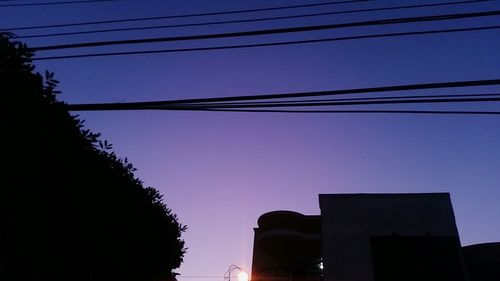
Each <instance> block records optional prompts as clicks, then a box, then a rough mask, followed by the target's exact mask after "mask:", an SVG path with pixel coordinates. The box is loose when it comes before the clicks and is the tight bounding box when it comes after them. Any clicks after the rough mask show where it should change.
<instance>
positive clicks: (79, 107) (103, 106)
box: [67, 79, 500, 111]
mask: <svg viewBox="0 0 500 281" xmlns="http://www.w3.org/2000/svg"><path fill="white" fill-rule="evenodd" d="M492 85H500V79H490V80H471V81H454V82H439V83H424V84H410V85H396V86H383V87H370V88H356V89H343V90H331V91H318V92H299V93H287V94H267V95H250V96H232V97H217V98H199V99H180V100H167V101H150V102H131V103H93V104H69V105H67V107H68V110H70V111H89V110H134V109H141V110H142V109H155V108H158V107H164V108H167V107H169V106H171V107H172V108H173V107H175V106H181V107H182V106H183V105H193V104H199V105H201V106H202V105H203V103H214V102H232V101H258V100H276V99H291V98H309V97H318V96H334V95H348V94H365V93H382V92H395V91H411V90H426V89H443V88H463V87H477V86H492Z"/></svg>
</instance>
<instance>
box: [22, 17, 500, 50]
mask: <svg viewBox="0 0 500 281" xmlns="http://www.w3.org/2000/svg"><path fill="white" fill-rule="evenodd" d="M499 14H500V11H499V10H496V11H488V12H477V13H461V14H447V15H434V16H420V17H405V18H390V19H383V20H371V21H361V22H350V23H337V24H326V25H312V26H301V27H288V28H277V29H262V30H253V31H241V32H229V33H215V34H203V35H189V36H173V37H159V38H143V39H127V40H114V41H97V42H83V43H74V44H58V45H49V46H39V47H33V48H30V49H31V50H33V51H48V50H60V49H73V48H85V47H100V46H111V45H128V44H146V43H158V42H173V41H190V40H201V39H220V38H234V37H246V36H256V35H271V34H284V33H295V32H305V31H317V30H326V29H336V28H348V27H359V26H374V25H390V24H402V23H415V22H428V21H443V20H455V19H465V18H477V17H486V16H496V15H499Z"/></svg>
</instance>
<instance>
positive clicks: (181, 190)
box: [0, 0, 500, 277]
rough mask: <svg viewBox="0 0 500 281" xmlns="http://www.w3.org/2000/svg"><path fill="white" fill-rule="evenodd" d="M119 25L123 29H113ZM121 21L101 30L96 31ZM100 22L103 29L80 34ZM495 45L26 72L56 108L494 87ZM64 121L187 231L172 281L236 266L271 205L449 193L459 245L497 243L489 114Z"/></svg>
mask: <svg viewBox="0 0 500 281" xmlns="http://www.w3.org/2000/svg"><path fill="white" fill-rule="evenodd" d="M318 2H321V1H318ZM322 2H326V1H322ZM427 2H429V3H439V1H427ZM442 2H444V1H442ZM303 3H306V2H304V1H292V0H287V1H272V3H270V2H269V1H225V0H224V1H222V0H221V1H153V0H146V1H135V0H122V1H113V2H107V3H93V4H81V5H61V6H43V7H23V8H19V7H17V8H14V7H11V8H9V7H3V8H2V9H0V24H1V26H3V27H21V26H31V25H42V24H57V23H68V22H83V21H92V20H106V19H116V18H135V17H147V16H161V15H175V14H185V13H200V12H210V11H227V10H237V9H251V8H259V7H270V6H287V5H294V4H303ZM307 3H309V2H307ZM412 3H413V4H416V3H422V1H405V4H412ZM394 5H401V1H383V0H380V1H368V2H359V3H351V4H342V5H336V6H324V7H311V8H307V9H294V10H287V11H278V12H276V11H274V12H271V11H269V12H260V13H253V14H244V15H242V14H238V15H231V16H225V17H209V18H208V17H207V18H203V19H201V18H200V19H194V18H189V19H175V20H169V21H167V20H164V21H158V22H156V21H155V22H144V23H141V25H150V24H153V25H154V24H167V23H168V24H170V23H172V24H173V23H187V22H197V21H202V20H220V19H239V18H252V17H257V16H273V15H285V14H300V13H308V12H318V11H320V12H323V11H335V10H344V9H345V10H347V9H361V8H368V7H385V6H394ZM499 9H500V3H499V1H489V2H484V3H476V4H468V5H457V6H453V7H446V8H422V9H412V10H407V11H392V12H387V11H384V12H371V13H358V14H349V15H335V16H327V17H320V18H314V19H312V18H310V19H301V20H287V21H279V22H266V23H259V24H256V23H252V24H237V25H227V26H217V27H214V26H210V27H209V26H205V27H195V28H182V29H181V28H178V29H168V30H156V31H148V32H146V31H142V32H125V33H116V34H114V33H109V34H100V35H85V36H83V35H82V36H72V37H67V38H66V37H64V38H63V37H54V38H39V39H35V38H34V39H29V40H28V39H27V40H25V41H26V42H27V43H28V44H29V45H30V46H41V45H49V44H59V43H65V42H80V41H95V40H112V39H121V38H144V37H156V36H158V37H159V36H173V35H184V34H203V33H219V32H229V31H236V30H252V29H260V28H277V27H285V26H301V25H312V24H325V23H336V22H351V21H363V20H371V19H382V18H390V17H404V16H418V15H432V14H442V13H463V12H472V11H487V10H499ZM499 23H500V17H498V16H494V17H488V18H482V19H474V20H457V21H452V22H446V23H444V22H443V23H419V24H406V25H398V26H384V27H370V28H366V27H365V28H353V29H345V30H335V31H332V30H327V31H321V32H319V31H318V32H313V33H305V34H288V35H279V36H267V37H262V39H261V37H253V38H240V39H224V40H220V41H215V40H211V41H204V42H193V43H189V42H184V43H170V44H154V45H148V46H130V47H124V46H120V47H106V48H102V49H93V50H91V51H100V50H106V51H107V50H129V49H134V50H136V49H140V50H143V49H153V48H171V47H191V46H199V45H204V44H226V43H227V44H234V43H249V42H260V41H261V40H270V41H272V40H291V39H294V40H295V39H304V38H319V37H332V36H345V35H349V34H362V33H369V32H397V31H401V30H420V29H424V28H455V27H462V26H472V25H473V26H482V25H490V24H497V25H498V24H499ZM132 25H139V24H138V23H134V24H130V25H129V26H132ZM122 26H123V25H121V24H116V25H113V26H112V27H122ZM102 27H106V28H108V27H110V26H95V27H85V28H84V29H91V28H92V29H93V28H102ZM74 29H75V28H68V29H59V30H51V31H68V30H74ZM44 31H47V30H44ZM39 32H41V31H40V30H30V31H22V32H21V31H19V32H17V33H18V34H19V35H26V34H35V33H39ZM498 46H500V32H499V31H498V30H490V31H478V32H468V33H456V34H441V35H429V36H412V37H397V38H386V39H367V40H355V41H344V42H332V43H318V44H304V45H293V46H280V47H269V48H253V49H238V50H221V51H207V52H190V53H176V54H157V55H138V56H122V57H102V58H87V59H72V60H53V61H39V62H36V65H37V69H38V70H40V71H44V70H46V69H48V70H51V71H54V72H55V75H56V78H57V79H58V80H60V81H61V84H60V89H61V90H62V91H63V93H62V94H61V95H60V99H61V100H64V101H66V102H68V103H91V102H129V101H145V100H166V99H178V98H198V97H216V96H233V95H252V94H268V93H287V92H300V91H320V90H334V89H346V88H359V87H373V86H387V85H397V84H414V83H430V82H441V81H460V80H476V79H495V78H499V77H500V67H499V66H500V52H498ZM83 51H84V50H76V51H75V50H72V51H71V52H73V53H74V52H83ZM66 52H70V51H57V52H56V51H54V52H44V53H43V55H52V54H63V53H66ZM37 55H40V56H41V55H42V53H40V54H37ZM479 92H483V93H486V92H487V93H495V92H498V87H482V88H474V89H454V90H452V91H451V90H439V91H426V92H422V93H425V94H430V93H460V94H465V93H479ZM466 106H467V107H466ZM465 107H466V108H473V109H489V110H499V109H500V104H499V103H498V102H497V103H491V104H489V105H487V106H482V105H481V106H478V105H472V106H469V105H465V104H460V105H454V106H450V107H449V108H452V109H463V108H465ZM406 108H412V107H411V106H410V107H406ZM78 114H79V115H80V116H81V118H83V119H85V120H86V125H87V127H88V128H90V129H91V130H93V131H95V132H101V133H102V135H103V138H105V139H107V140H108V141H110V142H111V143H113V147H114V149H115V151H116V152H117V154H118V155H120V156H121V157H127V158H128V159H129V160H130V161H131V162H132V163H133V164H134V166H135V167H136V168H138V171H137V173H136V175H137V176H138V177H139V178H140V179H141V180H143V181H144V182H145V184H146V185H150V186H154V187H156V188H158V189H159V190H160V191H161V192H162V193H163V194H164V195H165V201H166V203H167V205H168V206H169V207H170V208H172V210H173V211H174V213H176V214H178V216H179V220H180V221H181V222H182V223H183V224H186V225H188V227H189V229H188V231H187V232H186V233H185V234H184V239H185V240H186V245H187V247H188V248H189V250H188V253H187V255H186V257H185V262H184V264H183V265H182V267H181V268H180V269H179V272H180V273H182V274H183V275H185V276H221V277H222V275H223V274H224V272H225V271H226V270H227V268H228V267H229V265H231V264H237V265H239V266H242V267H244V268H248V269H249V268H250V267H251V256H252V243H253V229H252V228H253V227H255V226H256V223H257V218H258V217H259V216H260V215H261V214H262V213H264V212H267V211H272V210H278V209H288V210H294V211H298V212H303V213H305V214H318V213H319V206H318V194H319V193H359V192H450V193H451V196H452V203H453V206H454V210H455V215H456V220H457V225H458V229H459V232H460V236H461V242H462V244H464V245H469V244H474V243H482V242H490V241H500V223H499V222H500V220H498V217H499V216H500V207H499V206H500V205H499V204H498V201H499V200H500V188H499V187H500V173H499V168H500V146H499V145H498V143H499V140H500V119H499V117H495V116H435V115H373V114H372V115H369V114H365V115H362V114H357V115H356V114H345V115H333V114H330V115H328V114H319V115H291V114H276V113H269V114H261V113H258V114H255V113H215V112H168V111H165V112H162V111H141V112H139V111H132V112H118V111H116V112H85V113H78Z"/></svg>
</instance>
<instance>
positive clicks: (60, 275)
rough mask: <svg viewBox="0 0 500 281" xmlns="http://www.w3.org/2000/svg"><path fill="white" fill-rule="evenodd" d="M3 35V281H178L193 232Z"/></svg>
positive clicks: (24, 52)
mask: <svg viewBox="0 0 500 281" xmlns="http://www.w3.org/2000/svg"><path fill="white" fill-rule="evenodd" d="M32 55H33V54H32V53H31V52H30V51H29V49H28V48H27V46H26V45H25V44H22V43H20V42H15V41H13V38H12V35H10V34H7V33H1V34H0V93H1V98H2V103H1V104H2V109H1V110H0V126H1V127H0V129H1V132H2V134H1V136H2V137H1V138H2V153H1V156H2V157H1V160H2V162H3V165H2V166H3V167H4V168H2V174H1V176H2V177H1V179H0V180H1V184H0V280H2V281H10V280H16V281H18V280H19V281H24V280H37V281H44V280H47V281H48V280H51V281H52V280H75V281H78V280H120V281H123V280H173V279H175V273H174V272H173V270H174V269H175V268H178V267H179V266H180V264H181V262H182V258H183V255H184V252H185V248H184V242H183V241H182V239H181V232H183V231H184V230H185V226H183V225H181V224H180V223H179V222H178V221H177V217H176V215H175V214H173V213H172V212H171V210H170V209H168V208H167V206H166V205H165V204H164V203H163V200H162V196H161V195H160V193H159V192H158V191H157V190H156V189H154V188H152V187H144V186H143V184H142V182H141V181H140V180H139V179H137V178H136V177H135V176H134V174H133V172H134V168H133V166H132V165H131V164H130V163H129V162H128V161H127V160H126V159H124V160H121V159H119V158H118V157H117V156H116V155H115V153H114V152H113V151H112V147H111V145H110V144H109V143H108V142H107V141H101V140H100V139H99V134H96V133H93V132H91V131H90V130H88V129H85V128H84V126H83V122H82V121H81V120H80V119H78V118H77V117H75V116H72V115H70V114H69V113H68V110H67V109H66V105H65V104H64V103H63V102H60V101H58V100H57V98H56V94H57V93H58V91H56V86H57V84H58V81H57V80H55V79H54V74H53V73H50V72H46V73H44V75H42V74H40V73H36V72H35V67H34V66H33V64H32V63H31V57H32Z"/></svg>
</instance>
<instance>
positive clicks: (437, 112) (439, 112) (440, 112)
mask: <svg viewBox="0 0 500 281" xmlns="http://www.w3.org/2000/svg"><path fill="white" fill-rule="evenodd" d="M197 111H212V112H247V113H355V114H358V113H373V114H435V115H500V111H457V110H281V109H271V110H259V109H200V110H197Z"/></svg>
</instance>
